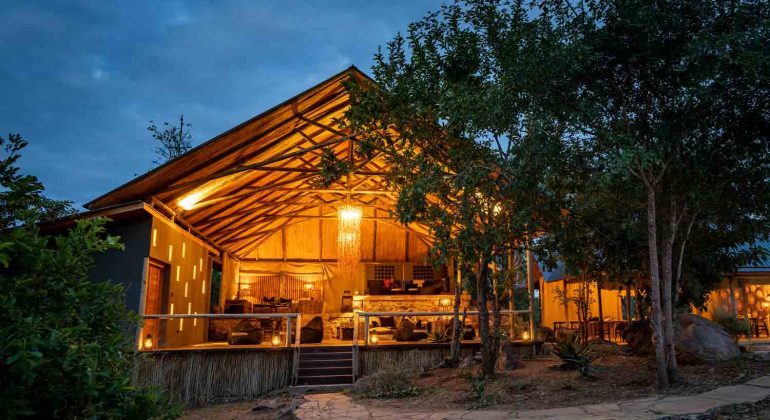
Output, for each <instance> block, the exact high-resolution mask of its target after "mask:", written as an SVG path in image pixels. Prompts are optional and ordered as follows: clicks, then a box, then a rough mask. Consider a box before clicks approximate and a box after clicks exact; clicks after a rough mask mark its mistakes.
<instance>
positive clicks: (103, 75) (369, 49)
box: [0, 0, 441, 205]
mask: <svg viewBox="0 0 770 420" xmlns="http://www.w3.org/2000/svg"><path fill="white" fill-rule="evenodd" d="M440 4H441V2H440V1H437V0H436V1H431V0H412V1H280V2H279V1H275V2H268V1H257V0H252V1H248V0H242V1H241V0H236V1H120V2H117V1H116V2H113V1H97V0H94V1H49V2H42V1H14V0H11V1H8V0H6V1H3V2H2V6H0V22H2V25H0V40H1V41H0V57H2V60H0V90H1V91H2V92H3V95H2V100H1V101H0V136H2V137H6V135H7V133H19V134H21V135H22V136H23V137H24V138H25V139H26V140H27V141H28V142H29V147H28V148H27V149H26V150H25V151H24V156H23V159H22V161H21V166H22V169H23V171H24V172H25V173H29V174H33V175H36V176H38V177H39V178H40V179H41V180H42V182H43V183H44V185H45V186H46V190H47V194H48V195H49V196H50V197H52V198H57V199H67V200H72V201H74V202H75V203H76V204H77V205H82V204H84V203H85V202H87V201H89V200H91V199H93V198H95V197H97V196H99V195H101V194H103V193H105V192H107V191H108V190H111V189H112V188H115V187H117V186H119V185H121V184H123V183H124V182H126V181H129V180H130V179H132V178H133V177H134V176H135V175H137V174H141V173H144V172H145V171H147V170H148V169H150V168H151V166H152V161H153V159H155V156H154V155H153V153H152V148H153V147H154V144H153V140H152V138H151V136H150V134H149V133H148V131H147V126H148V125H149V121H150V120H154V121H156V122H163V121H168V122H174V121H177V120H178V118H179V115H180V114H184V116H185V119H186V120H187V121H188V122H190V123H191V124H192V134H193V145H197V144H200V143H202V142H204V141H206V140H208V139H210V138H211V137H214V136H215V135H217V134H219V133H221V132H223V131H226V130H227V129H229V128H231V127H233V126H235V125H236V124H239V123H241V122H243V121H245V120H247V119H248V118H250V117H252V116H254V115H256V114H258V113H260V112H262V111H264V110H266V109H268V108H270V107H271V106H273V105H275V104H277V103H279V102H282V101H284V100H285V99H288V98H289V97H291V96H293V95H295V94H297V93H299V92H301V91H302V90H305V89H307V88H308V87H311V86H312V85H314V84H316V83H318V82H320V81H322V80H323V79H325V78H327V77H329V76H331V75H333V74H335V73H337V72H339V71H341V70H343V69H345V68H346V67H348V66H350V65H356V66H357V67H359V68H360V69H361V70H363V71H365V72H367V73H368V72H369V69H370V67H371V64H372V56H373V54H374V53H375V52H376V51H377V47H378V46H379V45H383V44H385V43H386V42H387V41H389V40H390V39H392V38H393V37H394V36H395V35H396V33H397V32H399V31H401V32H404V31H405V30H406V27H407V25H408V24H409V23H410V22H413V21H415V20H418V19H419V18H421V17H422V16H423V15H425V13H426V12H428V11H431V10H436V9H438V8H439V7H440Z"/></svg>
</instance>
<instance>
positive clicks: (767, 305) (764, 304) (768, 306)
mask: <svg viewBox="0 0 770 420" xmlns="http://www.w3.org/2000/svg"><path fill="white" fill-rule="evenodd" d="M768 308H770V302H768V301H764V302H762V309H764V310H767V309H768Z"/></svg>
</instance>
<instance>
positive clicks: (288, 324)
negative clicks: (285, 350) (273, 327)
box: [286, 316, 291, 347]
mask: <svg viewBox="0 0 770 420" xmlns="http://www.w3.org/2000/svg"><path fill="white" fill-rule="evenodd" d="M286 347H291V317H290V316H287V317H286Z"/></svg>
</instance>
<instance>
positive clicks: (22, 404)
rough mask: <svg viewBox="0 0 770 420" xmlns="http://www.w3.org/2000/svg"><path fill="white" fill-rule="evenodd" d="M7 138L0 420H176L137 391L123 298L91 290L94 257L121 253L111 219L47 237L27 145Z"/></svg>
mask: <svg viewBox="0 0 770 420" xmlns="http://www.w3.org/2000/svg"><path fill="white" fill-rule="evenodd" d="M9 142H10V143H5V142H4V140H3V139H1V138H0V144H2V145H4V146H5V147H4V150H5V151H6V152H7V153H9V155H10V156H8V157H7V158H5V159H2V160H0V208H2V209H3V210H2V211H0V213H2V218H1V219H2V224H3V225H4V229H0V244H2V250H0V254H1V256H0V263H1V264H2V267H0V285H1V287H0V337H2V338H1V339H0V418H21V417H31V418H65V419H68V418H173V417H175V416H176V415H177V413H178V407H176V406H175V405H172V404H171V403H170V402H169V399H168V397H167V396H166V395H165V394H162V393H160V392H157V391H155V390H151V389H145V388H137V387H134V386H132V385H131V381H130V378H131V374H132V371H133V368H134V361H135V359H136V357H138V353H137V351H136V349H135V347H134V343H133V340H132V339H131V338H130V335H129V333H130V332H131V331H133V330H134V329H135V328H136V326H137V325H138V322H139V320H138V318H137V317H135V316H132V315H131V314H129V312H128V311H127V310H126V309H125V304H124V302H123V290H122V287H121V286H116V285H113V284H110V283H108V282H92V281H90V280H89V279H88V276H87V273H88V270H89V268H90V267H91V265H92V263H93V259H92V257H91V255H92V254H93V253H94V252H101V251H105V250H107V249H115V248H120V247H121V244H120V241H119V238H117V237H113V236H109V235H107V234H106V231H105V228H104V224H105V223H106V220H105V219H92V220H84V221H79V222H77V224H76V226H75V227H74V228H72V229H71V230H70V231H69V232H68V233H67V234H65V235H62V236H57V237H53V238H52V237H47V236H44V235H42V234H41V233H40V230H39V228H38V227H37V226H36V225H37V223H38V222H40V221H42V220H44V216H45V215H50V214H51V213H52V212H51V207H53V208H54V210H56V208H57V207H58V208H64V207H66V206H62V205H61V203H54V204H53V206H52V204H51V202H50V200H47V199H44V198H43V197H42V185H40V183H39V182H38V181H37V179H36V178H34V177H31V176H21V175H18V174H17V172H18V168H16V167H15V166H14V162H15V160H16V159H18V156H19V155H18V151H19V150H20V149H21V148H23V146H24V145H25V143H24V142H23V141H21V139H20V138H19V137H11V139H10V140H9Z"/></svg>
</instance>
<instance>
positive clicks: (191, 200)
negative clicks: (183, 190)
mask: <svg viewBox="0 0 770 420" xmlns="http://www.w3.org/2000/svg"><path fill="white" fill-rule="evenodd" d="M201 198H203V193H202V192H197V193H192V194H190V195H188V196H186V197H183V198H182V199H181V200H179V203H178V204H179V207H181V208H183V209H184V210H190V209H192V208H193V207H195V205H196V204H198V202H199V201H200V200H201Z"/></svg>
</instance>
